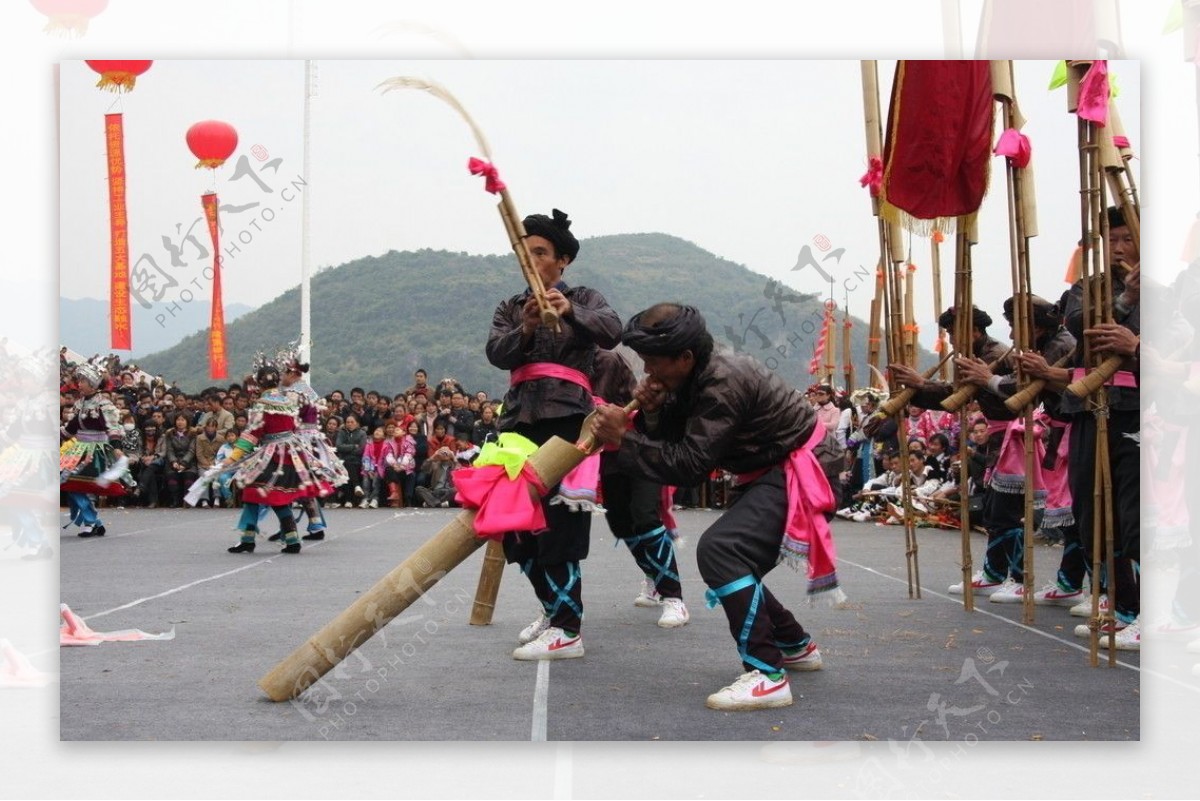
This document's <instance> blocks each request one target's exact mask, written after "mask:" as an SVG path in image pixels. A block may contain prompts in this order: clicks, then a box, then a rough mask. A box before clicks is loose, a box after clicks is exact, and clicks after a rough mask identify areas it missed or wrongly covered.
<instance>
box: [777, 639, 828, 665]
mask: <svg viewBox="0 0 1200 801" xmlns="http://www.w3.org/2000/svg"><path fill="white" fill-rule="evenodd" d="M824 664H825V663H824V662H822V661H821V652H820V651H819V650H818V649H817V643H816V642H815V641H814V640H812V639H810V640H809V641H808V645H806V646H804V647H803V648H801V649H800V650H799V651H797V652H796V653H794V654H788V653H786V652H784V654H783V669H784V670H802V671H807V670H820V669H821V668H822V667H823V666H824Z"/></svg>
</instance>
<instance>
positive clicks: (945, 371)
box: [929, 231, 950, 381]
mask: <svg viewBox="0 0 1200 801" xmlns="http://www.w3.org/2000/svg"><path fill="white" fill-rule="evenodd" d="M929 263H930V270H931V271H932V272H933V317H934V319H935V320H936V319H937V318H938V317H940V316H941V314H942V311H943V308H942V232H941V231H935V232H934V233H933V236H931V237H930V238H929ZM938 346H939V347H940V348H941V349H942V350H944V351H945V352H946V353H949V352H950V343H949V342H947V341H946V329H944V328H942V327H941V326H938ZM938 377H939V378H940V379H941V380H942V381H949V380H950V365H949V363H944V364H943V365H942V367H941V369H940V370H939V371H938Z"/></svg>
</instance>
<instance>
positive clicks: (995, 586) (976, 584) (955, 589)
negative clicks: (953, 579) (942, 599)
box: [947, 570, 1003, 595]
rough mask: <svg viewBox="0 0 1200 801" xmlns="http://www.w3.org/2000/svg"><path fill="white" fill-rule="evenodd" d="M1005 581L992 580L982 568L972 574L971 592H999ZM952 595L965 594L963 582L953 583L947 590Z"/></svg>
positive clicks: (976, 593)
mask: <svg viewBox="0 0 1200 801" xmlns="http://www.w3.org/2000/svg"><path fill="white" fill-rule="evenodd" d="M1002 583H1003V582H999V581H992V580H991V579H989V578H988V577H987V576H985V575H984V573H983V571H982V570H980V571H978V572H976V573H975V575H973V576H971V594H972V595H991V594H992V593H993V592H998V591H999V590H1000V587H1001V585H1002ZM947 592H949V593H950V594H951V595H962V594H963V583H962V582H961V581H960V582H958V583H957V584H951V585H950V589H949V590H947Z"/></svg>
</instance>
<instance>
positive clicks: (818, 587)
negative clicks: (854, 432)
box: [779, 424, 838, 595]
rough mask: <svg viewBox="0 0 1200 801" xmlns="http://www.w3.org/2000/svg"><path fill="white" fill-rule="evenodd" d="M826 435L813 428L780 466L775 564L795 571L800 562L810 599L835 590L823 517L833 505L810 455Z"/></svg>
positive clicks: (834, 555) (831, 546) (831, 552)
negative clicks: (782, 499)
mask: <svg viewBox="0 0 1200 801" xmlns="http://www.w3.org/2000/svg"><path fill="white" fill-rule="evenodd" d="M827 433H828V432H827V431H826V430H825V426H823V425H819V424H818V425H816V426H814V427H813V432H812V436H810V437H809V438H808V441H807V442H805V443H804V444H803V445H801V446H800V447H799V448H796V450H794V451H792V452H791V454H789V455H788V458H787V461H785V462H784V463H783V475H784V486H785V487H786V488H787V507H788V508H787V518H786V522H785V524H784V536H783V543H782V545H781V547H780V553H779V561H781V562H787V563H788V565H789V566H790V567H792V568H793V569H797V570H798V569H799V567H800V562H801V561H803V562H805V563H806V564H807V566H808V567H807V577H808V593H809V594H810V595H812V594H814V593H818V592H825V591H827V590H834V589H837V586H838V579H837V569H836V567H835V564H836V561H837V549H836V548H835V547H834V544H833V532H832V531H830V529H829V521H828V520H826V519H825V513H826V512H832V511H833V510H834V509H835V508H837V503H836V500H835V498H834V495H833V489H832V488H831V487H830V486H829V480H828V479H827V478H825V471H824V470H822V469H821V463H820V462H818V461H817V457H816V456H815V455H814V454H813V448H815V447H816V446H817V445H819V444H820V443H821V441H822V440H823V439H824V438H825V435H826V434H827Z"/></svg>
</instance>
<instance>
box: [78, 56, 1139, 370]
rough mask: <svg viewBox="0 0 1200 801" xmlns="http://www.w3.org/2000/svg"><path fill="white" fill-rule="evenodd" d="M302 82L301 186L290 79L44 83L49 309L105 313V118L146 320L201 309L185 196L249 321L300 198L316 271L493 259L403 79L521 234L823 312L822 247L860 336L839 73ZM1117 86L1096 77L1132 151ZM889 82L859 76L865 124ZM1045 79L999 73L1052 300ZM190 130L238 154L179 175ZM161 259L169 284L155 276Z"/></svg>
mask: <svg viewBox="0 0 1200 801" xmlns="http://www.w3.org/2000/svg"><path fill="white" fill-rule="evenodd" d="M316 64H317V84H316V85H317V93H316V97H315V98H314V100H313V102H312V129H311V140H310V148H311V166H310V168H309V170H308V171H307V172H306V171H305V170H304V169H303V99H304V63H303V61H299V60H291V61H288V60H259V61H214V60H205V61H195V60H158V61H156V62H155V64H154V65H153V67H152V68H151V69H150V71H148V72H147V73H145V74H144V75H143V76H141V78H139V79H138V84H137V87H136V89H135V90H134V91H133V92H132V93H129V94H127V95H125V96H124V97H122V98H119V99H118V98H115V97H114V96H113V95H110V94H108V93H104V92H101V91H99V90H97V89H96V88H95V82H96V75H95V73H94V72H92V71H91V69H89V68H88V67H87V66H86V65H85V64H84V63H83V62H81V61H64V62H63V64H62V66H61V71H60V79H59V92H60V95H59V99H60V120H59V122H60V129H59V130H60V146H61V150H60V155H61V167H62V169H61V174H60V178H61V185H60V186H61V193H60V202H61V228H60V242H61V255H62V285H61V292H62V294H63V296H65V297H100V298H103V297H106V294H107V291H108V284H107V280H108V269H107V264H108V228H107V225H108V222H107V221H108V208H107V188H106V187H107V184H106V178H105V172H104V164H105V159H104V137H103V125H102V117H103V114H104V113H105V112H106V111H110V110H113V111H117V110H123V112H124V115H125V132H126V161H127V169H128V175H129V178H128V186H129V197H128V208H129V218H130V241H131V260H132V261H137V260H139V259H141V260H142V261H141V266H142V267H143V268H147V269H151V270H153V266H154V265H157V266H158V267H159V268H161V270H162V273H161V275H160V276H159V278H158V279H157V284H158V286H159V288H160V290H159V296H160V297H161V299H163V300H167V301H171V300H176V299H181V300H187V298H189V297H191V296H192V292H196V291H197V290H198V289H199V288H200V287H203V289H204V292H205V293H207V292H208V291H209V289H208V286H209V284H208V282H207V281H205V280H204V279H203V276H202V268H203V267H204V266H205V264H206V260H205V259H203V258H200V251H199V250H198V249H197V248H196V247H195V246H194V245H192V244H190V243H189V242H188V241H187V237H188V235H189V233H190V234H191V235H193V236H194V237H195V238H196V240H197V241H199V242H200V243H202V244H203V246H204V247H206V248H207V247H208V240H207V232H206V230H205V227H204V225H203V223H202V222H201V221H200V201H199V195H200V194H201V193H202V192H203V191H205V190H207V189H208V188H210V187H213V188H216V190H217V191H218V192H219V194H220V197H221V199H222V203H223V204H225V205H227V206H228V207H229V208H227V209H226V212H225V214H224V225H225V231H224V237H223V246H225V247H226V248H227V251H226V252H227V255H226V259H227V261H226V272H225V276H224V287H225V289H224V292H225V299H226V301H227V302H233V301H238V302H244V303H248V304H251V305H259V304H261V303H263V302H266V301H268V300H270V299H272V298H274V297H276V296H277V295H279V294H280V293H281V292H282V291H283V290H284V289H286V288H288V287H290V286H293V285H295V284H296V283H298V281H299V267H300V261H301V219H302V214H301V197H302V195H303V194H304V193H308V195H309V198H310V202H311V218H310V220H311V221H310V226H309V232H310V242H311V262H312V265H313V267H314V268H315V269H316V268H322V267H328V266H331V265H337V264H341V263H343V262H346V261H349V260H352V259H356V258H360V257H363V256H369V255H378V254H381V253H384V252H386V251H388V250H391V249H395V250H414V249H419V248H435V249H447V250H453V251H466V252H469V253H502V252H508V242H507V239H506V237H505V233H504V230H503V227H502V225H501V223H500V220H499V218H498V214H497V212H496V210H495V204H494V199H493V198H492V196H490V195H488V194H487V193H486V192H484V191H483V188H482V181H481V179H479V178H476V177H473V176H471V175H470V174H469V173H468V172H467V169H466V162H467V159H468V157H470V156H474V155H480V151H479V148H478V147H477V146H476V144H475V141H474V139H473V137H472V135H471V132H470V130H469V128H468V126H467V125H466V124H465V123H464V122H463V121H462V120H461V119H460V118H459V117H458V116H457V115H456V114H455V113H454V112H453V111H452V110H451V109H450V108H449V106H447V105H445V104H443V103H441V102H440V101H438V100H436V99H434V98H432V97H430V96H428V95H426V94H424V93H421V92H415V91H411V90H409V91H403V92H391V93H388V94H383V93H381V92H380V91H378V90H377V89H376V87H377V85H378V84H379V83H380V82H381V81H383V80H385V79H387V78H390V77H393V76H398V75H408V76H417V77H423V78H429V79H432V80H435V81H438V82H440V83H441V84H443V85H444V86H446V87H447V88H448V89H450V90H451V91H452V92H453V93H454V94H455V95H457V97H458V98H459V100H460V101H461V102H462V103H463V105H464V106H465V107H466V108H467V109H468V110H469V111H470V113H471V114H472V116H473V117H474V118H475V120H476V122H477V123H478V124H479V126H480V127H481V129H482V130H483V131H484V134H485V135H486V137H487V138H488V140H489V142H490V145H491V150H492V153H493V155H494V157H495V160H496V163H497V165H498V166H499V168H500V171H501V174H502V176H503V177H504V179H505V180H506V181H507V182H508V184H509V187H510V190H511V192H512V195H513V197H514V200H515V202H516V204H517V207H518V209H519V210H520V212H521V213H522V214H529V213H534V212H542V213H547V212H549V210H550V208H551V207H557V208H561V209H563V210H565V211H567V212H568V213H569V214H570V215H571V217H572V219H574V220H575V224H574V226H573V228H572V230H573V231H574V232H576V234H577V235H578V236H579V237H581V238H583V237H588V236H599V235H606V234H620V233H637V232H651V231H659V232H663V233H668V234H673V235H675V236H679V237H682V238H684V239H688V240H691V241H693V242H695V243H696V244H697V245H699V246H700V247H702V248H704V249H705V250H708V251H711V252H712V253H714V254H716V255H717V256H720V257H723V258H726V259H729V260H731V261H734V262H737V263H740V264H744V265H745V266H747V267H748V268H749V269H751V270H753V271H755V272H757V273H761V274H763V275H764V276H769V277H771V278H776V279H778V280H781V281H783V282H784V283H785V284H787V285H788V286H790V287H792V288H794V289H796V290H800V291H805V292H820V293H822V294H825V293H827V292H828V290H829V286H828V284H827V283H826V282H825V281H824V279H823V278H821V276H820V275H819V274H818V272H817V271H816V270H813V269H811V268H807V269H802V270H799V271H797V270H794V269H793V268H794V267H795V266H796V264H797V258H798V255H799V253H800V250H801V248H802V247H803V246H804V245H806V244H811V243H812V242H813V240H814V237H817V236H818V235H823V236H825V237H827V238H828V239H829V240H830V242H831V243H832V247H834V248H845V255H844V256H843V258H842V259H841V261H840V262H839V263H838V265H837V266H836V267H835V266H834V263H833V262H830V263H828V264H826V267H828V269H829V271H830V272H831V273H832V274H833V276H834V278H835V279H836V280H837V288H836V291H835V300H836V301H837V302H838V303H839V304H841V303H843V301H844V300H845V293H846V289H847V288H849V289H850V290H851V291H852V294H851V295H850V297H849V303H850V309H851V311H852V312H853V313H854V314H856V315H859V316H862V317H866V316H867V314H868V309H869V303H870V296H871V288H870V285H869V284H868V283H865V282H862V281H860V280H858V279H854V278H853V277H852V275H853V272H854V270H855V269H856V268H857V267H858V266H859V265H868V266H869V265H873V264H874V262H875V260H876V258H877V256H878V251H877V245H876V239H875V223H874V219H873V218H872V216H871V214H870V203H869V199H868V195H867V193H866V191H865V190H864V189H862V188H861V187H860V186H859V183H858V178H859V176H860V175H861V174H862V173H863V172H864V170H865V139H864V133H863V122H862V119H863V112H862V91H861V83H860V67H859V62H858V61H856V60H831V61H631V60H605V61H478V60H474V61H471V60H467V61H446V60H442V61H346V60H335V59H322V60H319V61H317V62H316ZM1138 66H1139V65H1138V64H1137V63H1136V62H1121V63H1115V62H1114V63H1112V64H1110V71H1111V72H1113V73H1114V74H1116V75H1117V77H1118V82H1119V86H1120V91H1121V94H1120V97H1119V98H1118V103H1119V104H1120V107H1121V111H1122V116H1123V118H1124V121H1125V125H1126V128H1127V129H1128V132H1129V135H1130V138H1131V140H1132V141H1133V145H1134V148H1135V150H1140V141H1141V139H1140V135H1139V127H1140V102H1139V101H1140V92H1139V80H1140V76H1139V69H1138ZM894 67H895V62H894V61H881V62H879V75H880V84H881V95H882V98H881V103H882V106H883V113H884V114H886V108H887V100H888V92H889V88H890V85H891V79H892V74H893V71H894ZM1052 68H1053V62H1050V61H1034V62H1018V63H1017V64H1016V65H1015V76H1016V89H1017V94H1018V101H1019V104H1020V106H1021V108H1022V110H1023V111H1024V113H1025V116H1026V117H1027V118H1028V120H1029V122H1028V125H1027V126H1026V128H1025V133H1027V134H1028V136H1029V137H1030V139H1031V141H1032V145H1033V152H1034V167H1035V179H1036V187H1037V198H1038V210H1039V221H1040V230H1041V234H1040V236H1039V237H1038V238H1037V239H1035V240H1034V242H1033V244H1032V250H1031V264H1032V267H1033V272H1034V276H1035V277H1034V291H1035V292H1037V293H1039V294H1042V295H1044V296H1046V297H1048V298H1050V299H1055V298H1056V297H1057V296H1058V294H1059V293H1060V292H1061V291H1062V290H1063V289H1064V288H1065V285H1064V284H1063V283H1062V275H1063V272H1064V267H1065V264H1066V260H1067V257H1068V255H1069V254H1070V253H1071V251H1072V249H1073V248H1074V245H1075V241H1076V240H1077V239H1078V236H1079V232H1078V222H1077V220H1078V210H1077V209H1078V194H1077V192H1078V177H1077V176H1078V173H1077V161H1076V146H1075V117H1074V116H1073V115H1071V114H1068V113H1067V112H1066V105H1065V104H1066V98H1065V90H1063V89H1059V90H1057V91H1049V90H1047V88H1046V87H1047V83H1048V81H1049V78H1050V74H1051V71H1052ZM203 119H220V120H224V121H226V122H229V123H230V124H232V125H233V126H234V127H235V128H236V129H237V130H238V133H239V137H240V142H239V146H238V149H237V151H236V153H235V154H234V156H233V157H232V158H231V159H230V160H229V162H228V163H227V164H226V165H225V166H224V167H222V168H220V169H219V170H217V171H216V173H215V175H214V174H212V173H210V172H209V171H208V170H196V169H194V167H193V165H194V163H195V159H194V157H193V156H192V155H191V153H190V152H189V151H188V150H187V147H186V144H185V141H184V134H185V131H186V130H187V128H188V127H189V126H190V125H191V124H192V123H194V122H197V121H199V120H203ZM997 124H998V125H999V122H998V123H997ZM239 160H240V164H241V166H240V168H239ZM1136 164H1137V162H1135V165H1136ZM992 166H993V171H992V180H991V187H990V190H989V194H988V196H987V198H986V199H985V202H984V206H983V209H982V212H981V222H980V243H979V245H978V247H977V248H976V250H975V269H976V289H975V292H976V297H977V298H978V299H979V302H980V305H983V306H984V307H985V308H987V309H988V310H989V311H990V312H991V313H992V314H993V316H994V317H996V318H997V319H998V318H999V310H1000V309H999V305H1000V300H1001V299H1002V298H1004V297H1006V296H1007V295H1008V294H1010V291H1011V290H1010V279H1009V259H1008V247H1009V242H1008V236H1007V228H1006V217H1005V215H1006V197H1005V193H1004V180H1003V176H1004V173H1003V160H1002V159H1000V158H998V157H997V158H994V159H993V162H992ZM214 179H215V180H214ZM268 190H270V191H268ZM171 248H175V249H177V250H178V253H177V254H176V257H177V258H178V260H179V261H180V262H182V263H181V264H179V265H173V264H172V263H171V260H172V253H171ZM235 248H236V249H235ZM912 248H913V254H914V256H913V261H914V262H915V263H916V264H917V265H918V267H919V268H920V271H919V272H918V281H917V284H918V293H919V296H918V300H917V310H918V316H919V317H920V318H923V321H924V322H925V323H926V325H925V326H924V328H923V338H924V339H925V340H926V343H927V344H928V343H929V342H930V341H931V338H932V335H933V332H934V330H935V326H934V325H933V324H932V320H933V317H934V313H933V311H934V310H933V302H932V281H931V273H930V271H929V269H928V268H929V242H928V240H927V239H924V238H918V237H914V238H913V240H912ZM942 259H943V265H944V274H943V279H942V282H943V287H944V295H943V296H944V301H943V305H944V306H945V305H949V304H950V303H951V302H952V274H951V269H952V268H951V265H952V264H953V252H952V247H951V245H949V244H947V245H945V246H943V256H942ZM516 269H517V268H516V264H515V262H514V264H513V270H514V271H515V270H516ZM567 277H568V280H570V278H571V274H570V273H568V276H567ZM397 278H398V279H399V278H400V276H397ZM429 279H430V280H437V276H436V275H433V276H429ZM172 280H174V281H176V282H177V283H176V285H174V286H170V285H169V283H170V281H172ZM194 282H195V283H194ZM189 289H190V291H189ZM364 291H370V288H369V287H364ZM149 294H150V293H147V297H149ZM647 300H648V301H651V300H656V299H650V298H648V299H647ZM489 302H490V301H489ZM314 314H317V315H319V314H320V308H319V307H316V308H314ZM999 333H1000V334H1001V335H1003V333H1004V331H1003V330H1001V331H1000V332H999ZM134 336H135V338H137V339H136V341H138V342H139V347H141V346H142V343H143V342H144V340H142V339H140V338H139V337H144V336H153V331H135V332H134Z"/></svg>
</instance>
